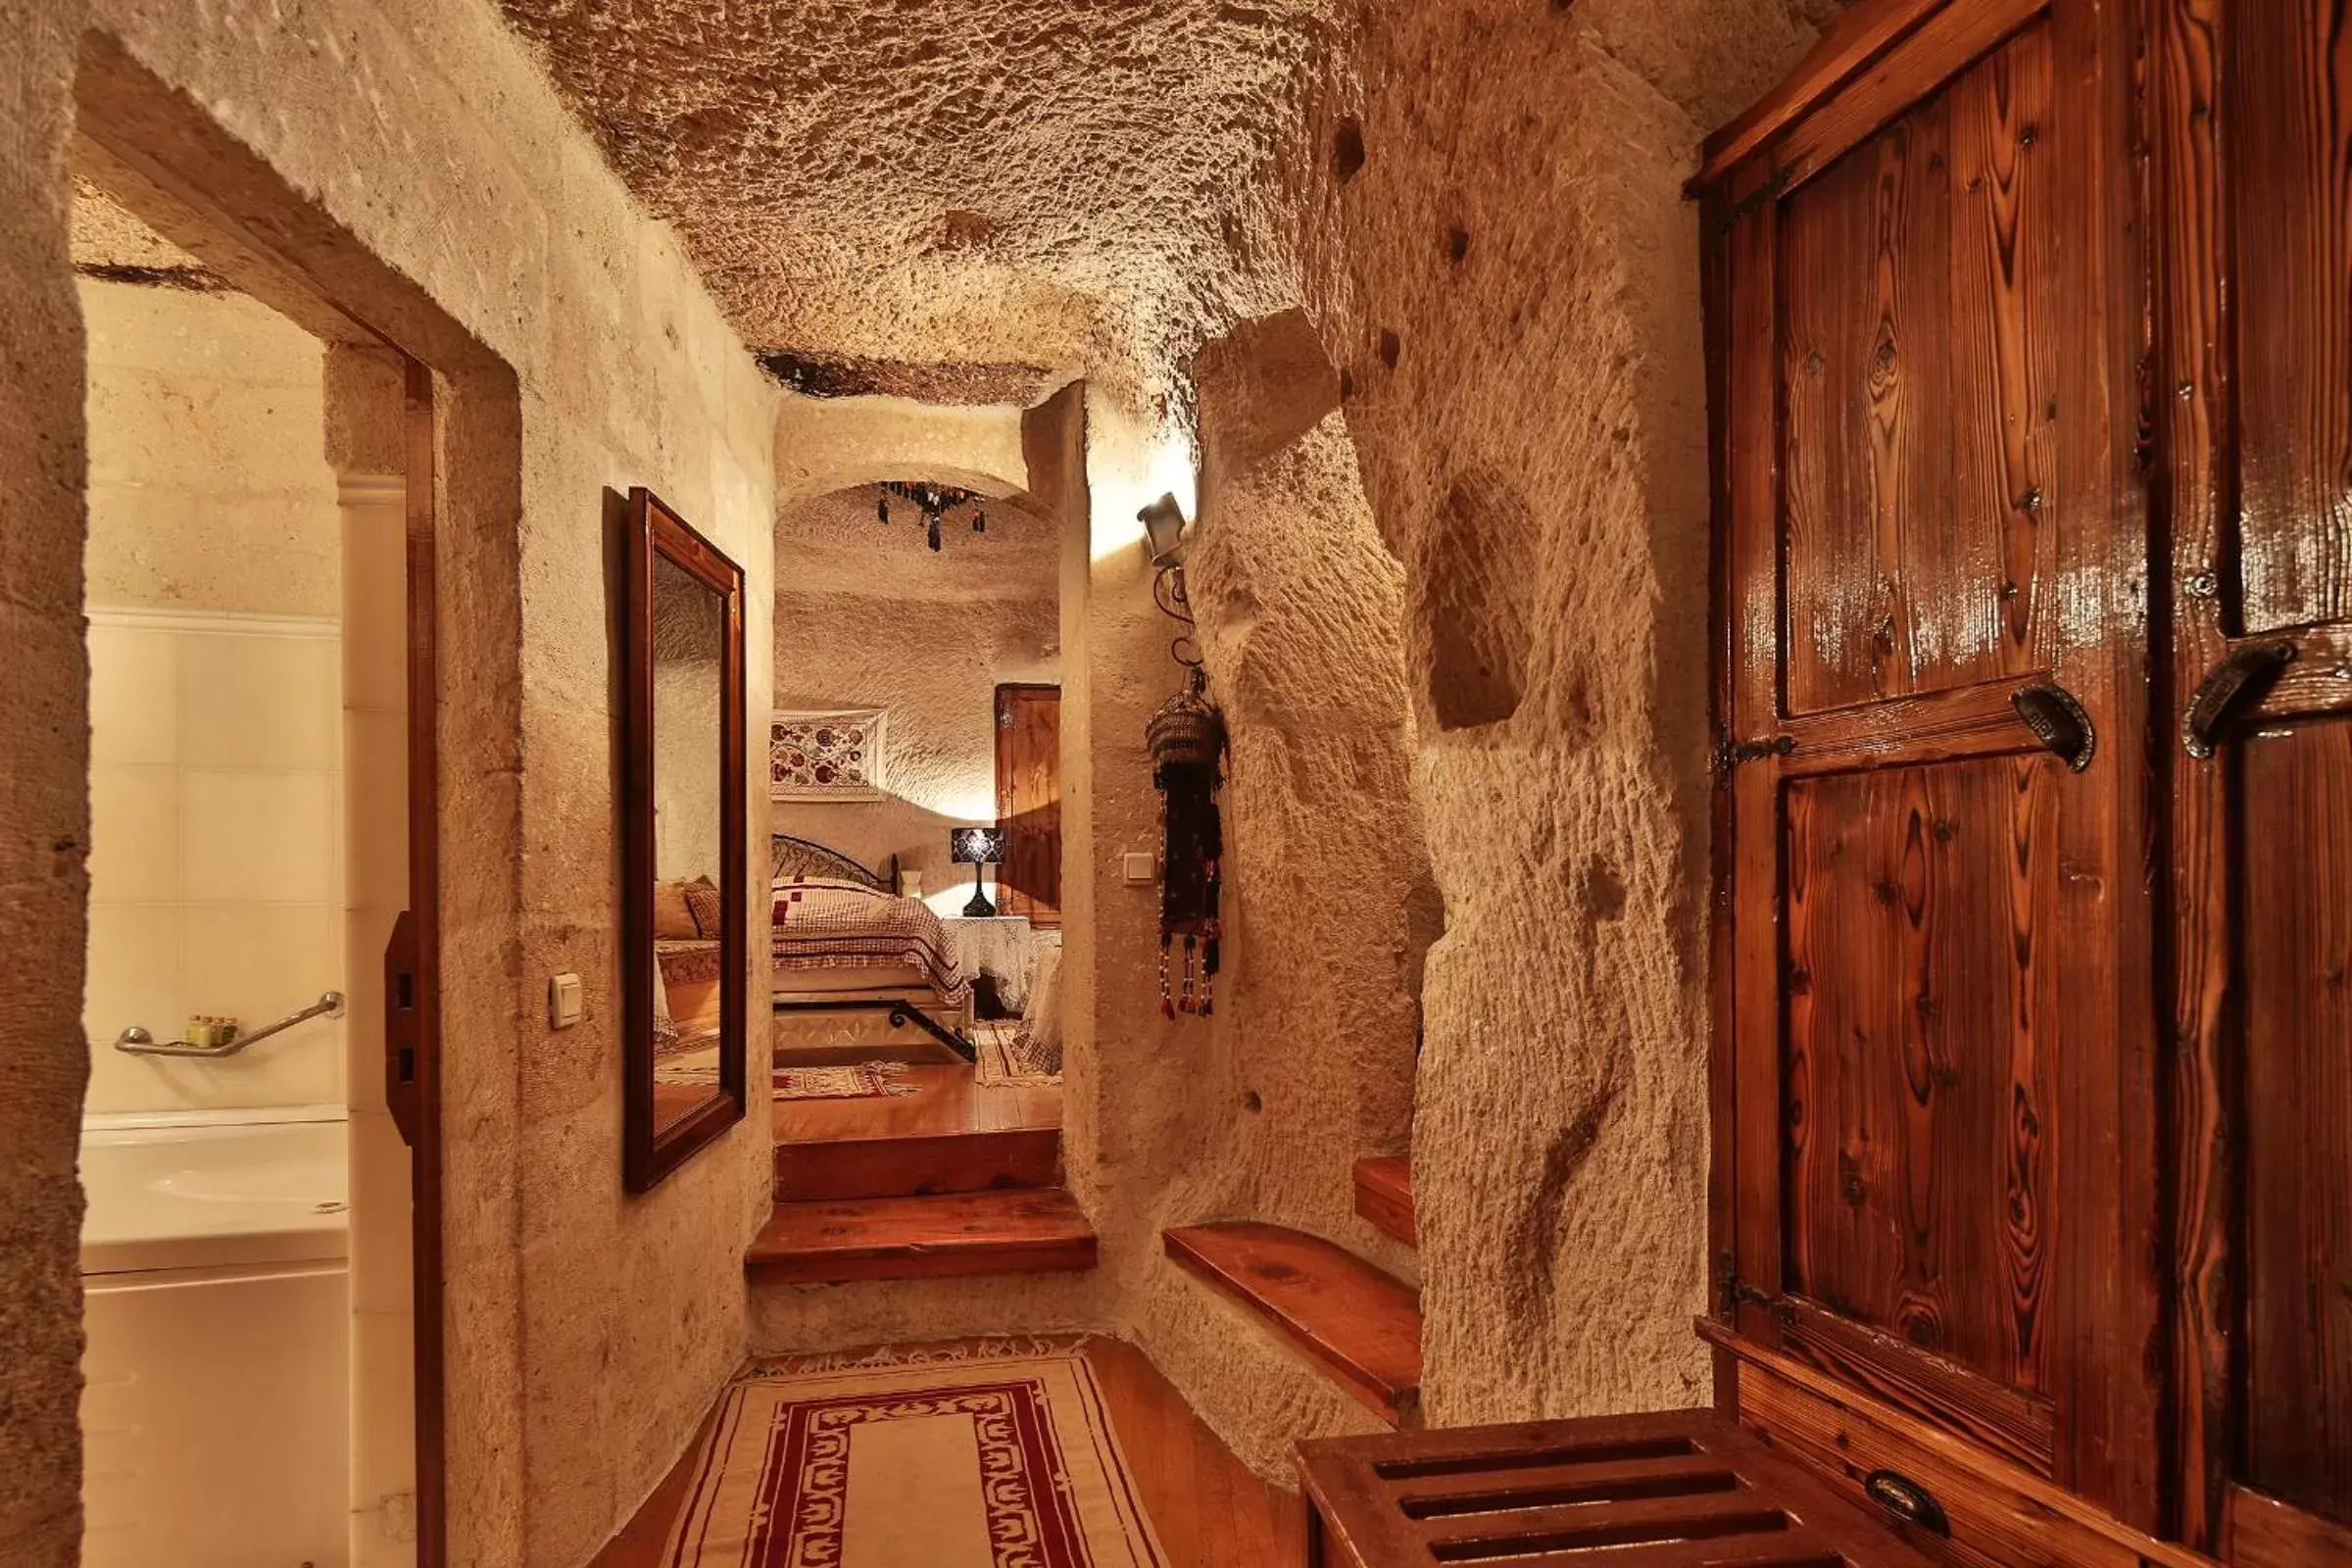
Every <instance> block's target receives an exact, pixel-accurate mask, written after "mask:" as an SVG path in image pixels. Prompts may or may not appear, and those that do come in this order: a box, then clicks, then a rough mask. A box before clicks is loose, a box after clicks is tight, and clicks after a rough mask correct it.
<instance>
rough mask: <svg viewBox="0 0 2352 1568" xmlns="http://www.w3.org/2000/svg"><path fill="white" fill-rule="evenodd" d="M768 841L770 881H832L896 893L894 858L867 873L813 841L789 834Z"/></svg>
mask: <svg viewBox="0 0 2352 1568" xmlns="http://www.w3.org/2000/svg"><path fill="white" fill-rule="evenodd" d="M768 839H769V843H768V871H767V874H768V877H769V878H770V880H773V879H775V878H778V877H795V876H820V877H835V878H838V879H840V880H841V881H844V882H861V883H863V884H864V885H865V886H867V887H869V888H872V889H874V890H875V891H876V892H878V893H889V894H894V895H895V894H896V893H897V892H898V891H899V858H898V857H897V856H895V855H894V856H892V857H891V858H890V861H889V863H888V864H887V865H885V866H883V867H882V868H881V869H880V870H868V869H866V867H865V865H864V864H863V863H862V862H860V861H858V860H856V859H853V858H850V857H849V856H847V855H844V854H842V853H841V852H840V851H839V850H836V849H832V848H830V847H828V846H826V845H822V844H819V843H817V842H816V841H815V840H814V839H803V838H795V837H793V836H792V835H791V834H790V833H771V834H769V835H768Z"/></svg>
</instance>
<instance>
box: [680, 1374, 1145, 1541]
mask: <svg viewBox="0 0 2352 1568" xmlns="http://www.w3.org/2000/svg"><path fill="white" fill-rule="evenodd" d="M1165 1561H1166V1560H1165V1558H1164V1557H1163V1556H1162V1555H1161V1553H1160V1550H1159V1545H1158V1543H1157V1542H1156V1541H1154V1540H1153V1539H1152V1527H1151V1525H1150V1523H1149V1522H1148V1521H1147V1520H1146V1519H1145V1517H1144V1513H1143V1508H1142V1505H1141V1504H1140V1502H1139V1501H1138V1499H1137V1497H1136V1494H1135V1489H1134V1487H1133V1485H1132V1484H1131V1483H1130V1480H1129V1477H1128V1471H1127V1465H1126V1461H1125V1459H1124V1458H1123V1457H1122V1456H1121V1455H1120V1453H1119V1448H1118V1444H1117V1442H1116V1441H1115V1440H1114V1438H1113V1437H1112V1434H1111V1430H1110V1423H1109V1421H1108V1420H1107V1419H1106V1418H1105V1416H1104V1414H1103V1399H1102V1395H1101V1394H1100V1393H1099V1392H1098V1391H1097V1389H1096V1387H1095V1380H1094V1375H1093V1373H1092V1372H1090V1371H1089V1370H1088V1368H1087V1365H1086V1361H1085V1359H1084V1358H1083V1357H1082V1356H1081V1355H1079V1354H1077V1353H1074V1352H1072V1353H1054V1354H1040V1355H1024V1356H1005V1357H995V1358H987V1357H984V1358H979V1359H974V1360H968V1361H955V1362H929V1363H923V1364H916V1365H901V1366H884V1367H876V1368H855V1369H851V1370H845V1371H825V1372H797V1373H794V1372H759V1371H755V1372H753V1373H750V1374H747V1375H745V1376H744V1377H742V1378H739V1379H738V1380H737V1381H736V1382H735V1383H734V1384H733V1385H731V1386H730V1387H729V1388H728V1390H727V1393H726V1394H725V1396H724V1397H722V1399H721V1401H720V1404H719V1410H718V1419H717V1422H716V1424H715V1427H714V1430H713V1433H712V1436H711V1443H710V1446H709V1447H708V1448H707V1449H706V1450H705V1451H704V1453H703V1456H702V1459H701V1462H700V1465H699V1467H698V1469H697V1472H696V1474H695V1478H694V1483H693V1487H692V1490H691V1493H690V1495H689V1498H688V1501H687V1505H686V1507H685V1509H684V1511H683V1513H682V1514H681V1516H680V1518H679V1521H678V1525H677V1528H676V1530H675V1531H674V1532H673V1534H672V1536H671V1539H670V1544H669V1547H668V1551H667V1553H666V1554H665V1555H664V1556H663V1557H662V1562H663V1564H664V1565H666V1568H1165Z"/></svg>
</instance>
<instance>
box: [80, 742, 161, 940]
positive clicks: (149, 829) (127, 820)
mask: <svg viewBox="0 0 2352 1568" xmlns="http://www.w3.org/2000/svg"><path fill="white" fill-rule="evenodd" d="M178 897H179V773H178V770H177V769H175V768H173V767H172V765H171V764H170V763H163V764H153V763H133V762H97V763H93V764H91V767H90V902H91V903H92V904H93V905H96V904H169V903H171V902H172V901H173V900H175V899H177V898H178Z"/></svg>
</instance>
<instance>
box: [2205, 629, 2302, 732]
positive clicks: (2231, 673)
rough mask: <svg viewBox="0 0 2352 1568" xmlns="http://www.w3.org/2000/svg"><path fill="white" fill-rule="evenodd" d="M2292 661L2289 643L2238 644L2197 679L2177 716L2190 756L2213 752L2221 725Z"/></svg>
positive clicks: (2292, 646) (2260, 693)
mask: <svg viewBox="0 0 2352 1568" xmlns="http://www.w3.org/2000/svg"><path fill="white" fill-rule="evenodd" d="M2293 662H2295V645H2294V644H2293V643H2291V642H2264V643H2239V644H2238V645H2237V646H2236V647H2235V648H2232V649H2230V650H2229V654H2228V655H2227V656H2226V657H2225V658H2224V659H2223V660H2222V662H2220V663H2218V664H2216V665H2214V666H2213V668H2211V669H2209V670H2207V671H2206V672H2205V678H2204V679H2203V680H2201V681H2199V682H2197V691H2196V695H2195V696H2193V697H2191V698H2190V699H2189V700H2188V710H2187V711H2185V712H2183V713H2182V714H2181V715H2180V744H2181V745H2182V746H2183V747H2185V748H2187V751H2188V755H2189V756H2191V757H2197V758H2205V757H2211V756H2212V755H2213V748H2214V743H2215V741H2216V740H2217V739H2219V737H2220V735H2221V732H2222V726H2223V725H2224V724H2227V723H2228V722H2229V715H2230V714H2231V713H2233V712H2235V711H2237V710H2238V709H2239V708H2241V707H2242V706H2244V705H2245V704H2246V703H2247V702H2249V701H2250V700H2252V699H2253V698H2256V697H2259V696H2261V695H2262V692H2263V689H2264V688H2265V687H2267V686H2268V685H2269V684H2270V683H2271V680H2272V678H2273V677H2274V676H2276V675H2277V674H2278V671H2280V670H2281V669H2284V668H2285V667H2286V666H2287V665H2289V664H2291V663H2293Z"/></svg>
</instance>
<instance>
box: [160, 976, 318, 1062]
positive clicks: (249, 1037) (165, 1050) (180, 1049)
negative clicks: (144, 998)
mask: <svg viewBox="0 0 2352 1568" xmlns="http://www.w3.org/2000/svg"><path fill="white" fill-rule="evenodd" d="M321 1014H324V1015H325V1016H327V1017H329V1018H340V1017H342V1016H343V993H342V992H340V991H322V992H320V993H319V1000H318V1001H317V1002H314V1003H312V1004H311V1005H309V1006H307V1007H305V1008H303V1009H302V1010H301V1011H300V1012H289V1013H287V1014H286V1015H285V1016H284V1017H283V1018H280V1019H278V1020H277V1022H275V1023H273V1024H270V1025H267V1026H266V1027H264V1028H260V1029H256V1030H254V1031H253V1032H252V1033H251V1034H241V1035H238V1036H237V1037H236V1038H235V1039H233V1040H226V1041H222V1042H221V1044H220V1045H217V1046H191V1045H189V1044H188V1043H187V1042H186V1041H184V1040H172V1041H158V1040H157V1039H156V1038H155V1036H153V1035H151V1034H149V1033H148V1032H147V1031H146V1030H144V1029H142V1028H140V1027H139V1026H138V1025H137V1024H135V1023H134V1024H132V1025H131V1026H130V1027H129V1028H127V1029H125V1030H123V1032H122V1033H121V1034H119V1035H117V1036H116V1037H115V1049H116V1050H117V1051H124V1052H128V1053H129V1054H132V1055H134V1056H233V1055H235V1054H237V1053H238V1052H240V1051H243V1050H244V1049H245V1048H246V1047H247V1046H250V1045H253V1044H255V1043H256V1042H257V1041H263V1040H267V1039H269V1038H270V1036H271V1035H273V1034H276V1033H277V1032H278V1031H279V1030H281V1029H291V1028H293V1027H294V1026H295V1025H296V1024H298V1023H301V1022H303V1021H304V1020H306V1019H310V1018H316V1017H319V1015H321Z"/></svg>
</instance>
